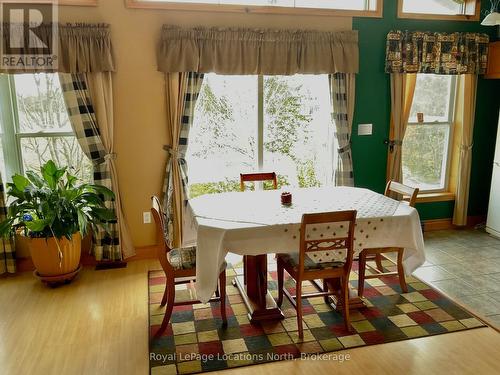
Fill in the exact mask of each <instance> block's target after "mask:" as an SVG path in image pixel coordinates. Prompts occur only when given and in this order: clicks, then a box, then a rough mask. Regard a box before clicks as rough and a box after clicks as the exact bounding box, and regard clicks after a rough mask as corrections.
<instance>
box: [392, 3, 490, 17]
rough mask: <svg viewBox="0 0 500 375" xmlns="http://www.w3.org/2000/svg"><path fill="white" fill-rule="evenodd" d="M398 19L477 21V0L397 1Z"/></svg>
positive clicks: (479, 7) (478, 4)
mask: <svg viewBox="0 0 500 375" xmlns="http://www.w3.org/2000/svg"><path fill="white" fill-rule="evenodd" d="M398 1H399V3H398V17H399V18H419V19H443V20H446V19H448V20H464V21H469V20H470V21H477V20H479V16H480V10H481V2H480V1H479V0H398Z"/></svg>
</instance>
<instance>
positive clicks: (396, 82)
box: [387, 73, 417, 182]
mask: <svg viewBox="0 0 500 375" xmlns="http://www.w3.org/2000/svg"><path fill="white" fill-rule="evenodd" d="M416 83H417V75H416V74H402V73H393V74H391V125H390V131H389V154H388V160H387V181H390V180H393V181H396V182H403V170H402V164H401V163H402V146H403V139H404V137H405V133H406V128H407V126H408V119H409V117H410V110H411V105H412V103H413V94H414V93H415V86H416Z"/></svg>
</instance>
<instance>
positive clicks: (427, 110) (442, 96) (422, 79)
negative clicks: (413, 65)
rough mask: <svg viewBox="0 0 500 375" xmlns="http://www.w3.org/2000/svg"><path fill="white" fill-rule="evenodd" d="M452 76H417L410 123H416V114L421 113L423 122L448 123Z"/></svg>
mask: <svg viewBox="0 0 500 375" xmlns="http://www.w3.org/2000/svg"><path fill="white" fill-rule="evenodd" d="M452 80H453V77H452V76H445V75H435V74H418V75H417V84H416V87H415V95H414V97H413V103H412V107H411V112H410V122H418V120H417V113H423V114H424V118H423V122H435V121H438V122H448V121H451V118H449V117H450V105H451V104H452V103H450V101H451V100H452V97H454V95H452V93H451V90H452V87H453V86H452Z"/></svg>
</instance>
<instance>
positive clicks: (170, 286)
mask: <svg viewBox="0 0 500 375" xmlns="http://www.w3.org/2000/svg"><path fill="white" fill-rule="evenodd" d="M174 302H175V280H174V278H173V277H172V278H167V308H166V310H165V316H164V317H163V321H162V323H161V327H160V329H159V331H158V332H157V333H156V335H157V336H160V335H161V334H162V333H163V332H165V330H166V329H167V327H168V323H169V322H170V317H171V316H172V310H173V309H174Z"/></svg>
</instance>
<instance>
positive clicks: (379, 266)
mask: <svg viewBox="0 0 500 375" xmlns="http://www.w3.org/2000/svg"><path fill="white" fill-rule="evenodd" d="M375 264H376V265H377V269H378V270H379V271H380V272H384V267H382V254H376V255H375Z"/></svg>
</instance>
